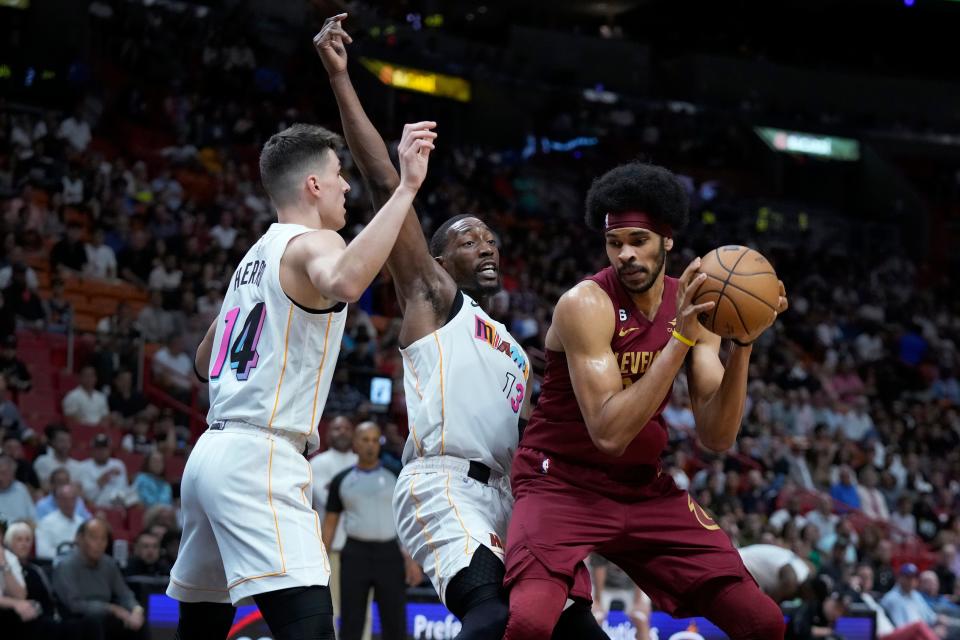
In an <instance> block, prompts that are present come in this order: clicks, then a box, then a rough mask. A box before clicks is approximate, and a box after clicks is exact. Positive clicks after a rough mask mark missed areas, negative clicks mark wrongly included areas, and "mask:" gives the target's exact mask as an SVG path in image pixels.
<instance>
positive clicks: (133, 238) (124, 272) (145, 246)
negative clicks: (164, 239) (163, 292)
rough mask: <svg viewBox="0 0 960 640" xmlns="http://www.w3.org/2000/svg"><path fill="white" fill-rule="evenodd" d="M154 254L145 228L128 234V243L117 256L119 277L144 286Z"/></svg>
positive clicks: (151, 266) (151, 267) (148, 276)
mask: <svg viewBox="0 0 960 640" xmlns="http://www.w3.org/2000/svg"><path fill="white" fill-rule="evenodd" d="M155 255H156V252H155V251H154V248H153V247H152V246H151V245H150V236H149V235H148V234H147V232H146V231H145V230H143V229H136V230H135V231H133V232H132V233H131V234H130V243H129V244H128V245H127V247H126V248H125V249H124V250H123V251H121V252H120V255H119V256H117V266H118V268H119V269H120V275H121V277H123V279H124V280H127V281H129V282H133V283H134V284H137V285H139V286H141V287H143V286H145V285H146V282H147V280H148V279H149V278H150V271H151V270H152V269H153V258H154V256H155Z"/></svg>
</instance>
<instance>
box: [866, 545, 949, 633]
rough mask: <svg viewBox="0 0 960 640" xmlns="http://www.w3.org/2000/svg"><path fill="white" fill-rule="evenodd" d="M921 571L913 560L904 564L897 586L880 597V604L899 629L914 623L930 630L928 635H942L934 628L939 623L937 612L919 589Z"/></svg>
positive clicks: (925, 629)
mask: <svg viewBox="0 0 960 640" xmlns="http://www.w3.org/2000/svg"><path fill="white" fill-rule="evenodd" d="M919 573H920V572H919V570H918V569H917V565H915V564H913V563H911V562H908V563H906V564H904V565H902V566H901V567H900V571H899V573H898V576H899V577H898V578H897V586H895V587H894V588H893V589H891V590H890V591H888V592H887V593H886V594H885V595H884V596H883V598H881V599H880V604H881V605H882V606H883V608H884V610H885V611H886V612H887V614H888V615H889V616H890V621H891V622H892V623H893V625H894V626H895V627H896V628H897V630H900V629H904V628H907V627H910V626H912V625H914V626H916V627H919V628H920V629H922V630H924V631H927V630H930V631H931V633H929V634H928V637H931V638H937V637H938V636H940V637H942V636H941V634H939V633H936V632H934V631H933V629H932V628H933V627H934V625H936V624H937V623H938V617H937V614H936V613H935V612H934V611H933V609H931V608H930V605H928V604H927V601H926V600H924V599H923V596H922V595H921V594H920V592H919V591H917V584H918V582H919V580H918V576H919Z"/></svg>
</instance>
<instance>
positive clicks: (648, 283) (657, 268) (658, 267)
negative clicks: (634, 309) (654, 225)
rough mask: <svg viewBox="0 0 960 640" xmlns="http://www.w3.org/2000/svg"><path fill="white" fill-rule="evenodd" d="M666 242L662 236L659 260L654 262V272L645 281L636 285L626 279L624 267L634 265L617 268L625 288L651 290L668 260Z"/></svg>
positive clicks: (634, 290) (641, 290)
mask: <svg viewBox="0 0 960 640" xmlns="http://www.w3.org/2000/svg"><path fill="white" fill-rule="evenodd" d="M665 244H666V243H665V241H664V239H663V238H662V237H661V238H660V251H659V252H658V253H657V261H656V262H655V263H654V265H653V272H652V273H650V277H648V278H647V279H646V280H644V281H643V282H641V283H640V284H639V285H636V284H635V285H631V284H628V283H627V281H626V280H625V279H624V276H623V270H624V269H628V268H631V267H633V265H627V266H624V267H620V268H619V269H617V277H618V278H620V284H622V285H623V288H624V289H626V290H627V291H629V292H630V293H646V292H647V291H649V290H650V287H652V286H653V283H654V282H656V281H657V278H659V277H660V272H661V271H663V265H664V264H665V263H666V261H667V249H666V246H665ZM643 270H644V271H645V270H646V268H645V267H644V268H643Z"/></svg>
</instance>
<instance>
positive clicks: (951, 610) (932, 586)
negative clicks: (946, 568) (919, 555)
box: [917, 570, 960, 627]
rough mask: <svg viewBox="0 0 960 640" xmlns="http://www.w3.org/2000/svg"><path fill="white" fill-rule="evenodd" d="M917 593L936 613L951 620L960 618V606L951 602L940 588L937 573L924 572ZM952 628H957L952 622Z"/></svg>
mask: <svg viewBox="0 0 960 640" xmlns="http://www.w3.org/2000/svg"><path fill="white" fill-rule="evenodd" d="M917 591H919V592H920V595H921V596H923V599H924V600H925V601H926V603H927V604H928V605H929V606H930V608H931V609H933V611H934V613H939V614H942V615H944V616H947V617H949V618H954V619H957V618H960V605H957V603H956V602H954V601H953V600H951V599H950V598H949V597H947V595H946V594H945V593H944V591H945V590H944V589H942V588H941V586H940V578H938V577H937V573H936V572H935V571H929V570H927V571H924V572H922V573H921V574H920V580H919V582H918V583H917ZM950 626H951V627H953V626H956V624H955V623H954V621H951V624H950Z"/></svg>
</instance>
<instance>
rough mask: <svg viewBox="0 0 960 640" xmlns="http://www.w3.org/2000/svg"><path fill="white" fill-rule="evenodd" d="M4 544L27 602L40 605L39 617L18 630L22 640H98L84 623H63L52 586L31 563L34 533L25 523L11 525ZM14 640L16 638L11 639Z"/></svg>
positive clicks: (78, 621) (4, 537) (87, 623)
mask: <svg viewBox="0 0 960 640" xmlns="http://www.w3.org/2000/svg"><path fill="white" fill-rule="evenodd" d="M3 543H4V545H6V546H7V548H8V549H9V550H10V551H12V552H13V554H14V555H15V556H16V558H17V560H18V562H19V564H20V567H21V570H22V575H23V580H24V586H25V587H26V599H27V600H28V601H30V602H31V603H36V604H37V605H39V606H38V607H35V609H36V610H37V611H38V613H39V615H38V616H37V617H36V618H34V620H33V621H32V622H30V623H29V624H26V625H23V626H22V627H21V635H22V637H23V638H38V639H39V638H43V639H47V638H50V639H51V640H54V639H56V640H100V636H99V634H98V633H97V630H98V629H97V628H96V626H91V624H90V623H89V622H87V621H84V620H64V619H63V616H62V615H61V612H60V611H59V607H58V606H57V602H56V598H55V597H54V594H53V586H52V585H51V584H50V580H49V578H47V574H46V573H45V572H44V570H43V569H41V568H40V567H38V566H37V565H36V564H34V563H33V561H32V559H31V557H30V552H31V551H32V550H33V529H31V528H30V525H28V524H26V523H25V522H14V523H13V524H11V525H10V526H9V527H8V528H7V532H6V534H4V536H3ZM14 637H16V635H14Z"/></svg>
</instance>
